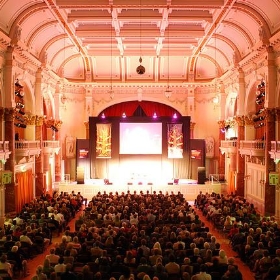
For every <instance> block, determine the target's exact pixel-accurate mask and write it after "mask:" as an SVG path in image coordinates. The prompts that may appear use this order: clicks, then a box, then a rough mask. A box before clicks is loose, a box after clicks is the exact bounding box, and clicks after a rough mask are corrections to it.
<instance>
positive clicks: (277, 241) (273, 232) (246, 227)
mask: <svg viewBox="0 0 280 280" xmlns="http://www.w3.org/2000/svg"><path fill="white" fill-rule="evenodd" d="M195 205H196V207H197V208H198V209H199V210H200V211H201V212H202V214H203V215H204V216H205V217H206V218H207V219H208V220H209V221H211V222H212V223H213V224H214V226H215V227H216V228H217V229H220V231H221V233H222V234H225V235H226V237H227V238H228V239H229V241H230V244H231V247H232V249H233V250H234V251H235V252H236V254H237V255H236V257H238V258H240V259H241V260H242V261H243V262H244V263H245V264H247V265H248V266H249V267H250V269H251V271H252V272H254V273H255V279H262V280H275V279H276V278H277V277H278V278H277V280H278V279H280V276H278V275H280V228H279V225H278V223H277V221H276V220H275V217H274V216H267V217H265V216H261V215H260V214H259V213H258V212H257V210H256V209H255V207H254V205H253V204H251V203H249V202H248V201H246V199H245V198H243V197H239V196H234V195H220V194H202V193H200V194H199V195H198V197H197V200H196V202H195Z"/></svg>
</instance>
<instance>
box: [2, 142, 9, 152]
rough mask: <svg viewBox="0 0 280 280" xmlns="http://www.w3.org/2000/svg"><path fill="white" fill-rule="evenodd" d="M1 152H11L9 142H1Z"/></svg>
mask: <svg viewBox="0 0 280 280" xmlns="http://www.w3.org/2000/svg"><path fill="white" fill-rule="evenodd" d="M0 151H1V152H7V151H9V141H2V142H0Z"/></svg>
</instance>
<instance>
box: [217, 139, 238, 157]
mask: <svg viewBox="0 0 280 280" xmlns="http://www.w3.org/2000/svg"><path fill="white" fill-rule="evenodd" d="M236 147H237V140H223V141H221V147H220V151H221V153H222V154H236V153H237V148H236Z"/></svg>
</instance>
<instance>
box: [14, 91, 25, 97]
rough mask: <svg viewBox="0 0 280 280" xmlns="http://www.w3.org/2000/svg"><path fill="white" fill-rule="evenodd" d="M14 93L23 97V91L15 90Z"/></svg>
mask: <svg viewBox="0 0 280 280" xmlns="http://www.w3.org/2000/svg"><path fill="white" fill-rule="evenodd" d="M15 95H16V96H18V97H19V98H23V96H24V92H23V91H15Z"/></svg>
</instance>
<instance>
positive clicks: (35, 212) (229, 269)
mask: <svg viewBox="0 0 280 280" xmlns="http://www.w3.org/2000/svg"><path fill="white" fill-rule="evenodd" d="M82 204H83V197H82V196H81V194H79V193H78V194H75V193H74V191H73V192H72V193H71V194H65V193H60V194H58V193H54V195H53V196H52V197H50V196H42V197H41V198H40V199H36V200H34V201H32V202H30V203H29V204H27V205H25V207H24V209H23V210H22V212H21V213H19V214H18V215H17V217H15V218H14V219H13V220H11V219H10V220H9V219H7V221H6V222H5V228H4V229H1V231H0V238H1V237H2V239H0V240H2V241H4V242H3V244H4V246H3V248H4V250H3V252H2V256H1V259H0V270H1V269H4V270H5V269H6V272H7V273H8V274H9V276H10V277H13V273H14V271H13V270H14V268H15V266H16V267H17V269H19V270H23V271H24V272H26V268H24V266H26V263H24V261H25V260H26V259H27V258H28V257H30V256H31V257H32V254H34V255H36V254H38V253H41V252H43V251H44V250H48V253H47V254H46V256H45V260H44V263H43V264H42V265H39V266H38V267H37V270H36V275H31V276H30V277H31V278H30V279H32V280H43V279H53V280H58V279H59V280H64V279H68V280H71V279H89V280H91V279H92V280H93V279H104V280H106V279H107V280H114V279H115V280H128V279H129V280H132V279H135V280H137V279H139V280H149V279H153V280H158V279H159V280H161V279H162V280H165V279H171V280H172V279H173V280H180V279H181V280H190V279H191V280H201V279H209V280H211V279H212V280H217V279H222V280H225V279H236V280H242V279H243V278H242V274H241V273H240V271H239V269H238V266H237V265H236V262H235V258H234V257H233V256H227V255H226V252H225V251H224V250H223V249H221V246H220V244H219V243H218V242H217V239H216V237H215V235H213V233H211V232H209V228H208V227H206V226H205V224H204V223H203V222H202V221H201V219H200V217H199V215H204V216H205V217H206V218H207V219H208V220H209V221H211V222H213V223H214V224H216V223H217V224H218V220H219V221H220V222H219V224H223V227H222V230H224V229H225V228H228V227H226V224H227V223H230V224H231V229H232V231H231V229H230V230H229V231H227V232H226V234H227V235H228V237H229V239H230V242H231V246H232V248H233V249H234V250H235V251H236V254H237V255H238V256H239V257H240V258H241V259H242V260H244V262H247V260H249V261H248V265H250V266H251V269H252V271H254V272H255V273H256V274H255V277H256V278H259V279H262V280H275V279H276V277H277V275H279V274H280V265H279V260H280V249H279V250H277V248H276V246H275V245H276V243H277V242H278V239H279V237H280V234H279V228H278V225H277V222H276V221H275V219H274V218H273V217H269V218H268V217H266V218H264V217H260V216H258V214H257V212H256V211H255V209H254V207H253V205H251V204H249V203H247V202H246V200H245V199H243V198H240V197H237V196H234V195H225V196H224V195H219V194H202V193H200V194H199V195H198V197H197V199H196V201H195V205H190V204H189V202H188V201H186V199H185V198H184V196H183V195H182V194H181V193H177V194H174V193H173V192H171V193H165V194H163V193H162V192H158V193H156V192H153V193H149V192H148V191H147V192H146V193H143V192H140V193H139V194H137V193H136V192H134V193H130V192H129V191H128V192H127V193H118V192H115V193H106V192H104V193H98V194H97V195H96V196H94V197H93V198H92V200H91V201H89V202H88V203H87V204H86V206H83V211H82V212H79V213H82V214H80V215H79V216H78V217H77V218H76V220H75V230H72V231H71V230H70V228H69V227H68V222H69V221H70V219H72V218H74V217H75V215H76V213H77V211H78V210H79V209H81V206H82ZM240 209H242V211H239V210H240ZM42 215H43V216H42ZM228 216H229V217H230V219H229V218H228ZM46 220H47V221H46ZM50 220H56V221H57V222H58V223H56V227H55V228H51V227H50V226H49V221H50ZM28 227H30V229H27V228H28ZM260 229H261V232H260ZM18 231H19V232H18ZM38 232H39V233H43V234H42V235H40V236H41V237H42V239H41V244H40V246H38V245H37V243H36V241H35V239H34V237H35V236H36V234H37V233H38ZM60 232H61V233H60ZM55 233H58V234H59V238H56V240H59V242H55V244H53V246H51V247H48V245H49V244H50V243H52V235H53V234H55ZM37 235H38V234H37ZM241 235H244V238H243V242H240V240H241V237H240V236H241ZM23 237H24V239H25V241H22V240H23ZM26 237H28V238H30V239H31V242H32V244H31V246H29V247H28V248H27V250H26V249H25V248H23V246H22V243H24V242H26V239H27V238H26ZM5 238H6V239H5ZM248 239H249V240H251V239H252V240H253V241H254V242H252V243H250V244H247V242H249V241H248ZM10 241H12V242H13V244H10V245H9V247H8V245H7V244H6V243H7V242H10ZM244 242H245V243H244ZM261 244H262V245H261ZM248 245H250V247H248ZM254 245H255V246H256V247H257V248H255V247H254ZM16 247H17V248H16ZM8 248H9V249H8ZM46 248H47V249H46ZM49 248H50V249H49ZM10 251H16V252H18V255H19V256H20V258H18V259H17V261H14V262H13V261H10V260H13V259H12V258H11V257H10V256H9V252H10ZM11 263H12V265H11ZM7 264H10V266H9V265H7ZM264 264H265V265H264ZM278 278H279V277H278ZM278 278H277V280H278Z"/></svg>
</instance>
